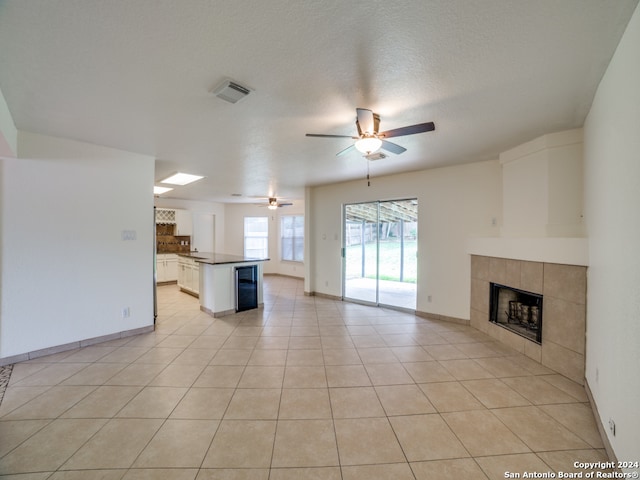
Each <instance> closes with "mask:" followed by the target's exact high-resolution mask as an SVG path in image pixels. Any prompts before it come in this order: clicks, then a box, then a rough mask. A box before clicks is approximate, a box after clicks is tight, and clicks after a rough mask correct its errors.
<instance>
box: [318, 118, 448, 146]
mask: <svg viewBox="0 0 640 480" xmlns="http://www.w3.org/2000/svg"><path fill="white" fill-rule="evenodd" d="M356 113H357V118H356V127H357V128H358V136H357V137H354V136H351V135H322V134H317V133H307V137H325V138H352V139H354V140H356V142H355V143H354V144H353V145H350V146H348V147H347V148H345V149H344V150H341V151H339V152H338V153H337V154H336V156H340V155H344V154H345V153H347V152H350V151H351V150H353V149H354V148H355V149H357V150H358V151H359V152H361V153H363V154H365V156H366V155H371V154H372V153H374V152H376V151H377V150H379V149H380V148H382V149H384V150H387V151H389V152H391V153H395V154H396V155H399V154H401V153H403V152H406V150H407V149H406V148H404V147H401V146H400V145H398V144H395V143H392V142H389V141H388V140H386V139H387V138H392V137H403V136H405V135H413V134H416V133H424V132H432V131H433V130H435V129H436V126H435V125H434V123H433V122H426V123H418V124H416V125H409V126H406V127H400V128H394V129H393V130H387V131H386V132H379V131H378V129H379V126H380V115H378V114H377V113H373V112H372V111H371V110H368V109H366V108H356Z"/></svg>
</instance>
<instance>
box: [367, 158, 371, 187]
mask: <svg viewBox="0 0 640 480" xmlns="http://www.w3.org/2000/svg"><path fill="white" fill-rule="evenodd" d="M370 186H371V182H370V181H369V160H367V187H370Z"/></svg>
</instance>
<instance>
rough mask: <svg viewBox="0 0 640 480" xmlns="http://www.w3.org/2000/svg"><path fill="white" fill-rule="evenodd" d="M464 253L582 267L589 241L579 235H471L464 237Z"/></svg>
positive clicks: (587, 257)
mask: <svg viewBox="0 0 640 480" xmlns="http://www.w3.org/2000/svg"><path fill="white" fill-rule="evenodd" d="M467 253H469V254H470V255H480V256H484V257H495V258H507V259H512V260H525V261H529V262H545V263H558V264H562V265H579V266H583V267H586V266H587V265H588V260H589V244H588V241H587V239H586V238H581V237H539V238H522V237H475V238H470V239H469V240H468V242H467Z"/></svg>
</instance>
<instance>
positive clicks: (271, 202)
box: [267, 198, 278, 210]
mask: <svg viewBox="0 0 640 480" xmlns="http://www.w3.org/2000/svg"><path fill="white" fill-rule="evenodd" d="M267 208H268V209H269V210H276V209H277V208H278V200H277V199H276V198H270V199H269V205H267Z"/></svg>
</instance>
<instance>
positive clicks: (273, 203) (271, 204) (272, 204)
mask: <svg viewBox="0 0 640 480" xmlns="http://www.w3.org/2000/svg"><path fill="white" fill-rule="evenodd" d="M260 198H266V199H267V200H268V201H267V203H257V204H256V205H258V206H260V207H267V208H268V209H269V210H275V209H276V208H279V207H290V206H291V205H293V203H291V202H279V201H278V199H277V198H276V197H260Z"/></svg>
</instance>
